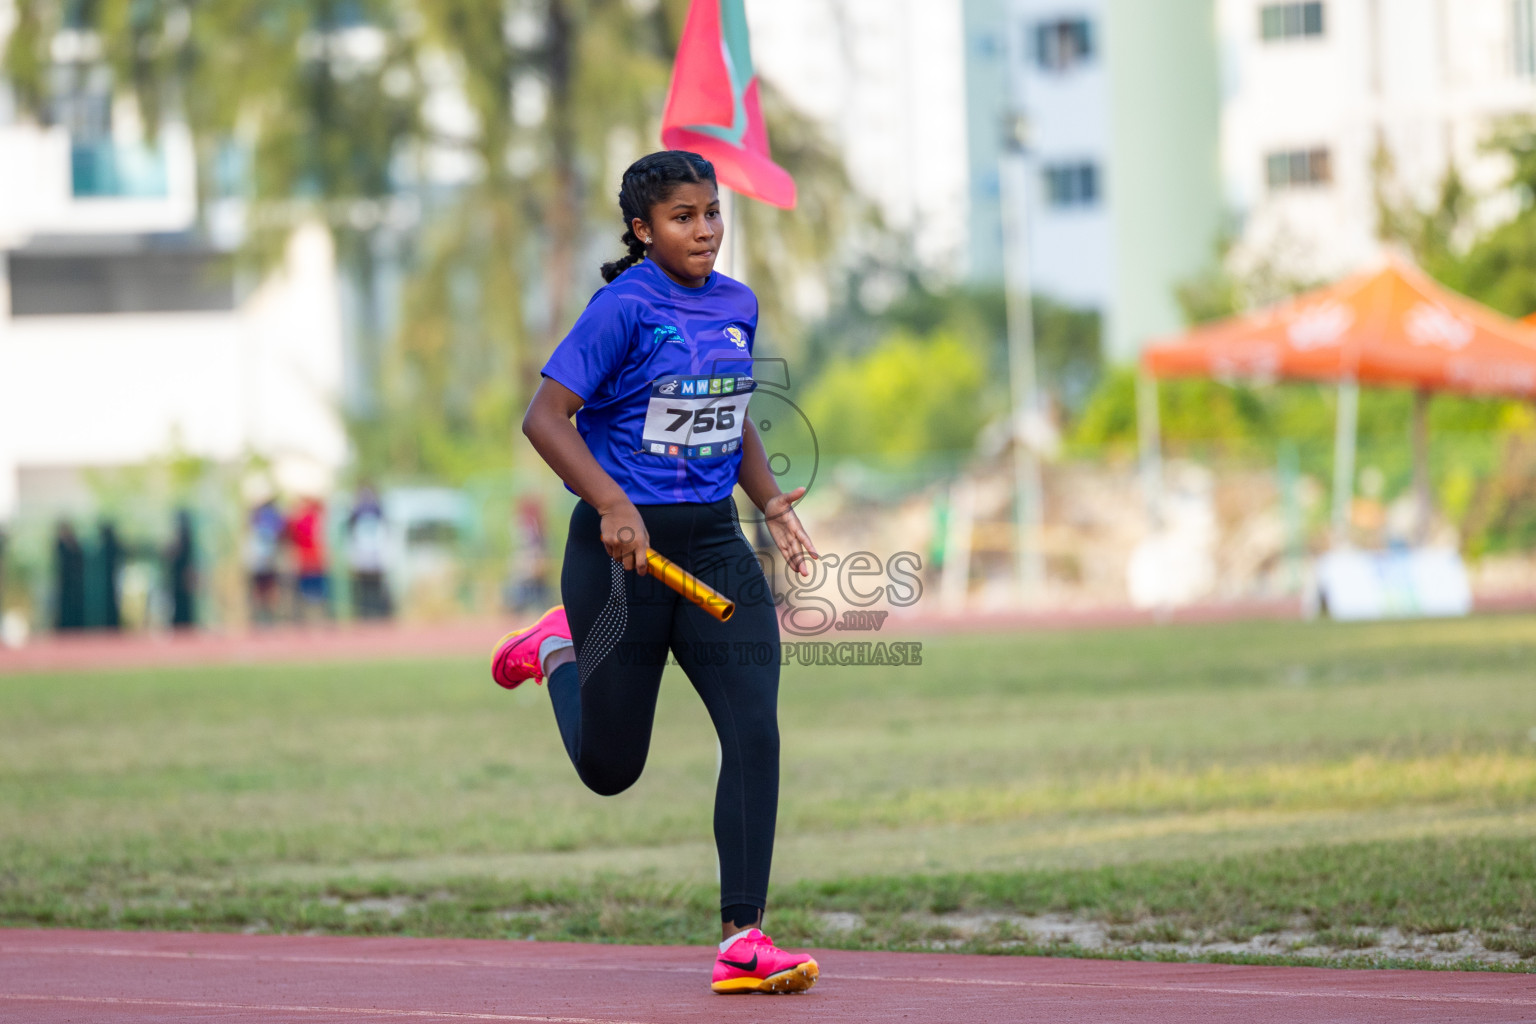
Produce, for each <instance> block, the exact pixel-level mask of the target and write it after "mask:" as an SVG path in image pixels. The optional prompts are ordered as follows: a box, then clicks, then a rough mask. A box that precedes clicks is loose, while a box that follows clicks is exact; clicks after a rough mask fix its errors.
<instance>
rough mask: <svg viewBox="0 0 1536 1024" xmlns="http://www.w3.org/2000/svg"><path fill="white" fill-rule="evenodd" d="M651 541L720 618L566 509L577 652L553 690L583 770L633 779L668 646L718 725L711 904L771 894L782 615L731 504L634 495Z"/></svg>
mask: <svg viewBox="0 0 1536 1024" xmlns="http://www.w3.org/2000/svg"><path fill="white" fill-rule="evenodd" d="M639 509H640V517H641V518H642V519H644V520H645V526H646V529H647V530H648V531H649V533H650V536H651V547H653V548H655V549H656V550H657V551H659V552H661V553H662V554H663V555H666V556H667V557H668V558H670V559H672V561H674V562H676V563H677V564H678V565H680V566H682V567H683V568H684V569H687V570H688V571H689V572H691V573H693V574H694V575H695V576H697V577H698V578H699V579H701V580H703V581H704V582H705V583H707V584H709V585H710V586H712V587H714V588H715V589H716V590H718V591H720V592H721V593H722V594H724V595H726V596H727V597H729V598H731V599H732V600H734V601H735V602H736V612H735V614H734V615H732V616H731V619H730V621H729V622H720V621H718V620H716V619H715V618H713V617H712V616H710V615H709V614H708V613H707V612H705V611H704V610H703V609H701V608H698V607H696V606H695V605H693V604H692V603H691V602H689V601H687V600H686V599H684V598H682V597H680V596H679V595H678V594H676V593H675V592H673V591H672V590H670V589H668V588H667V587H666V586H664V585H663V584H661V583H660V582H658V581H657V580H656V579H655V578H654V577H652V576H649V575H647V576H640V575H638V574H636V573H633V572H626V571H625V570H624V569H623V568H622V567H621V566H620V565H619V563H618V562H616V561H614V560H613V559H612V558H610V557H609V556H608V552H607V550H606V549H605V548H604V547H603V544H602V540H601V538H600V535H599V529H600V517H599V516H598V514H597V511H596V510H595V509H593V508H592V506H590V505H588V504H587V503H586V502H579V503H578V504H577V506H576V509H575V511H574V512H572V513H571V532H570V536H569V539H568V540H567V542H566V546H565V565H564V567H563V568H562V570H561V573H560V592H561V594H562V596H563V597H564V599H565V612H566V616H567V617H568V618H569V620H570V624H571V639H572V640H574V641H575V643H576V663H575V664H574V665H565V666H562V667H561V668H559V669H557V670H555V672H553V673H551V675H550V680H549V694H550V701H551V703H552V704H553V705H554V709H555V720H556V721H557V722H558V723H559V725H560V736H561V738H562V739H563V740H564V741H565V749H566V752H567V753H569V754H570V756H571V763H572V764H574V765H575V766H576V772H577V774H578V775H580V776H581V781H582V782H584V783H586V785H587V787H588V788H590V789H591V790H592V791H593V792H596V793H599V794H601V795H603V796H612V795H613V794H615V793H621V792H623V791H624V790H626V789H628V788H629V787H630V786H632V785H634V784H635V780H636V779H638V778H639V777H640V772H641V770H642V769H644V767H645V757H646V754H647V752H648V751H649V749H650V745H651V725H652V722H653V721H654V719H655V715H656V696H657V694H658V693H659V692H660V689H661V673H662V669H663V668H664V667H665V666H666V660H667V652H668V651H671V653H672V654H674V655H675V656H676V658H677V661H678V663H679V664H680V665H682V668H683V671H684V672H685V673H687V675H688V679H689V681H690V682H692V683H693V688H694V689H695V690H697V691H698V693H699V696H700V697H701V698H703V700H704V706H705V707H706V708H707V709H708V710H709V717H710V718H711V720H713V722H714V724H715V732H716V733H717V734H718V735H719V737H720V749H721V753H722V762H721V766H720V780H719V783H718V785H717V786H716V789H715V846H716V848H717V849H718V850H719V853H720V905H721V906H722V907H730V906H733V905H740V904H750V905H751V906H754V907H757V908H759V909H761V908H765V907H767V905H768V872H769V868H770V866H771V864H772V862H773V828H774V821H775V818H776V817H777V814H778V804H779V725H778V694H779V649H778V641H779V623H778V618H777V614H776V612H775V609H774V606H773V603H772V601H771V600H770V599H769V590H768V583H767V580H766V579H765V578H764V576H763V570H762V566H761V565H760V564H759V563H758V560H757V556H756V555H755V553H754V552H753V551H752V548H751V546H750V545H749V544H748V543H747V541H746V538H744V537H743V536H742V533H741V528H740V526H739V525H738V523H737V521H736V506H735V503H734V502H733V501H732V500H731V499H729V498H726V499H724V500H722V501H717V502H714V503H712V504H708V505H704V504H681V505H641V506H639Z"/></svg>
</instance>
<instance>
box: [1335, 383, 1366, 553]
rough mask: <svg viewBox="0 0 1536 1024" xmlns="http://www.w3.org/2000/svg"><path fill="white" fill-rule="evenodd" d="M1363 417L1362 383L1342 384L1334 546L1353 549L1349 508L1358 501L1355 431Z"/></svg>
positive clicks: (1336, 459)
mask: <svg viewBox="0 0 1536 1024" xmlns="http://www.w3.org/2000/svg"><path fill="white" fill-rule="evenodd" d="M1359 416H1360V382H1359V381H1358V380H1356V379H1355V378H1354V377H1353V376H1349V377H1345V378H1343V379H1341V380H1340V381H1339V418H1338V423H1337V429H1336V432H1335V434H1334V438H1333V544H1334V546H1335V547H1348V546H1349V506H1350V504H1351V502H1352V501H1353V500H1354V497H1355V431H1356V426H1357V423H1358V420H1359Z"/></svg>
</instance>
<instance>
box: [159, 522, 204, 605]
mask: <svg viewBox="0 0 1536 1024" xmlns="http://www.w3.org/2000/svg"><path fill="white" fill-rule="evenodd" d="M166 563H167V567H168V568H169V570H170V577H171V626H172V627H173V628H175V629H190V628H192V627H193V626H195V625H197V544H196V538H195V537H194V536H193V532H192V513H191V512H188V511H187V510H186V509H184V508H183V509H177V510H176V536H175V538H174V539H173V540H172V541H171V547H170V550H169V551H167V552H166Z"/></svg>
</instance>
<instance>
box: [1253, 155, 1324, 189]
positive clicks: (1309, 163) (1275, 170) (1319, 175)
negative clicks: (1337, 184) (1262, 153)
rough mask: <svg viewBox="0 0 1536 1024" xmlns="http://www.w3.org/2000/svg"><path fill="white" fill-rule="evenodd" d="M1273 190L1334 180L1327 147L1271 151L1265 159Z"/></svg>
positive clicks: (1301, 186) (1320, 183)
mask: <svg viewBox="0 0 1536 1024" xmlns="http://www.w3.org/2000/svg"><path fill="white" fill-rule="evenodd" d="M1264 165H1265V171H1266V176H1267V177H1268V179H1269V187H1270V190H1271V191H1279V190H1280V189H1287V188H1305V187H1308V186H1311V185H1327V184H1328V183H1329V182H1331V181H1333V167H1332V163H1331V161H1330V160H1329V157H1328V150H1326V149H1321V148H1319V149H1288V150H1285V151H1283V152H1279V153H1271V154H1269V156H1268V157H1266V158H1265V160H1264Z"/></svg>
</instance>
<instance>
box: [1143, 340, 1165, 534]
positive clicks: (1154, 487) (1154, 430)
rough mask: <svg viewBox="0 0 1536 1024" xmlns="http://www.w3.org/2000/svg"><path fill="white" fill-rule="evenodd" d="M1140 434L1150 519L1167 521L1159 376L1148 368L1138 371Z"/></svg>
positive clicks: (1159, 523)
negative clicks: (1151, 372) (1159, 411)
mask: <svg viewBox="0 0 1536 1024" xmlns="http://www.w3.org/2000/svg"><path fill="white" fill-rule="evenodd" d="M1136 437H1137V441H1138V443H1139V447H1140V449H1141V494H1142V500H1143V501H1144V502H1145V503H1146V511H1147V521H1148V523H1150V524H1151V527H1152V529H1154V530H1156V529H1158V528H1159V527H1161V526H1162V525H1163V431H1162V422H1161V420H1160V418H1159V416H1158V407H1157V378H1156V377H1154V376H1152V375H1151V374H1150V373H1148V372H1147V371H1146V370H1141V371H1140V372H1138V373H1137V374H1136Z"/></svg>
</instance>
